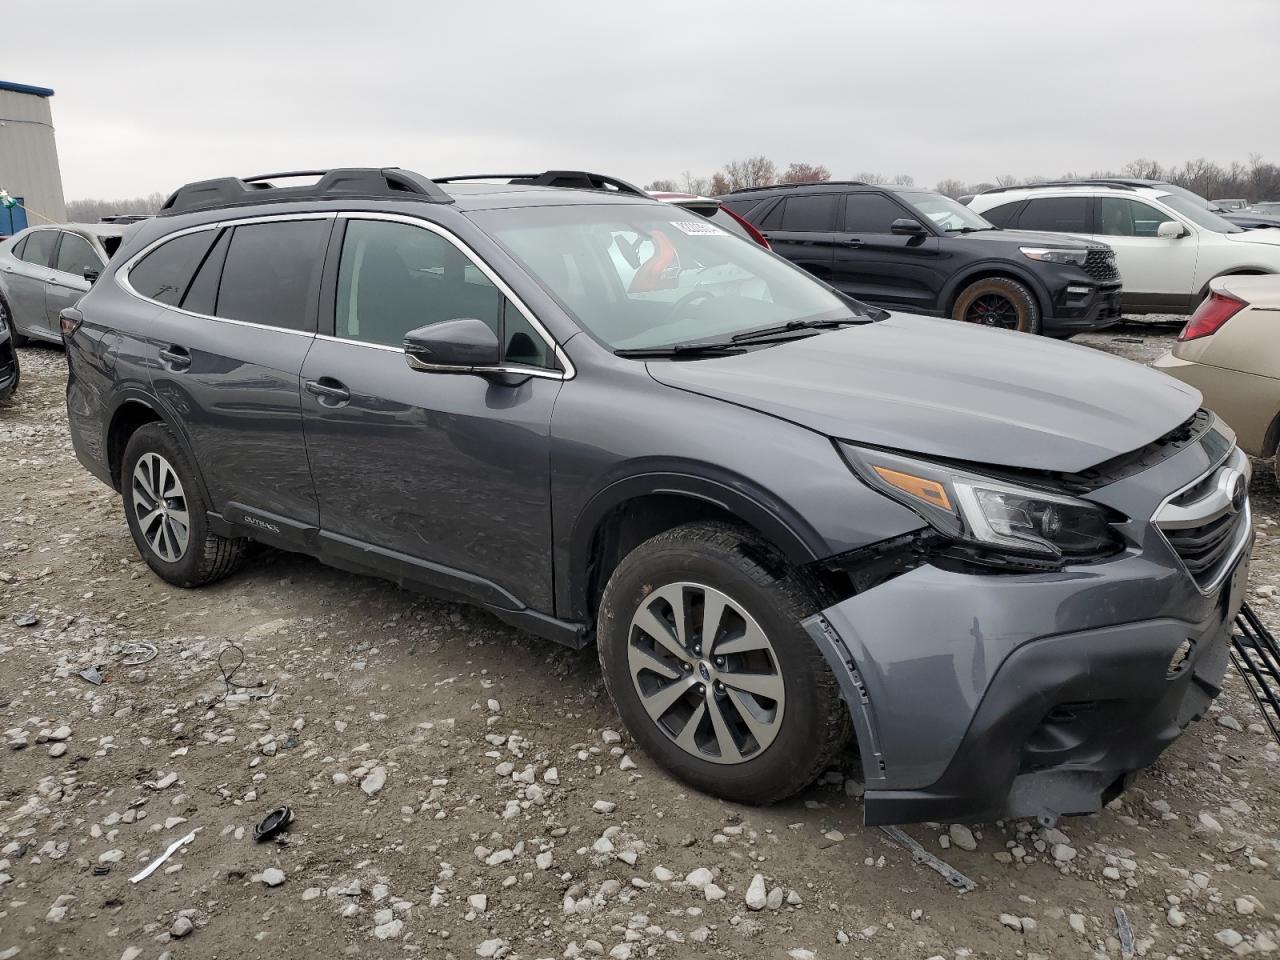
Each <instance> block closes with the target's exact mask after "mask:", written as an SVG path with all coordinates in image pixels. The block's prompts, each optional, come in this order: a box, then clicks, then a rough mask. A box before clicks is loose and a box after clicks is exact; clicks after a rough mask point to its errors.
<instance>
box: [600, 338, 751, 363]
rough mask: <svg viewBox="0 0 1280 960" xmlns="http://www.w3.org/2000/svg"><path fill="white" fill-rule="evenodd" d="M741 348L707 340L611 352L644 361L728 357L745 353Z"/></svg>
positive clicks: (728, 343) (723, 341) (618, 355)
mask: <svg viewBox="0 0 1280 960" xmlns="http://www.w3.org/2000/svg"><path fill="white" fill-rule="evenodd" d="M745 352H746V351H745V350H743V348H742V347H740V346H738V345H737V344H735V343H732V342H730V341H728V340H708V341H706V342H703V343H699V342H696V341H693V342H689V343H672V344H669V345H668V346H665V347H627V348H624V349H622V350H615V351H613V355H614V356H615V357H633V358H639V359H645V358H648V357H705V356H728V355H730V354H735V353H745Z"/></svg>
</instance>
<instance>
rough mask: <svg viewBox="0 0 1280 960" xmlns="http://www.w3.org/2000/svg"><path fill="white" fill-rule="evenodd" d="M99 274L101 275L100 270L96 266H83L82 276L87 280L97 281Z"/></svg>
mask: <svg viewBox="0 0 1280 960" xmlns="http://www.w3.org/2000/svg"><path fill="white" fill-rule="evenodd" d="M100 276H102V271H101V270H99V269H98V268H97V267H85V268H84V278H85V279H86V280H88V281H89V282H90V283H91V284H92V283H95V282H97V279H98V278H99V277H100Z"/></svg>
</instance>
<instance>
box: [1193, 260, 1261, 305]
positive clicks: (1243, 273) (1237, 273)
mask: <svg viewBox="0 0 1280 960" xmlns="http://www.w3.org/2000/svg"><path fill="white" fill-rule="evenodd" d="M1275 272H1276V271H1274V270H1270V269H1268V268H1266V267H1232V268H1231V269H1230V270H1223V271H1222V272H1221V273H1215V274H1214V275H1213V276H1212V277H1210V278H1209V279H1208V280H1206V281H1205V283H1204V286H1203V287H1201V288H1200V300H1203V299H1204V298H1205V297H1207V296H1208V295H1209V286H1210V285H1211V284H1212V283H1213V281H1215V280H1219V279H1221V278H1222V277H1262V276H1267V275H1268V274H1273V273H1275ZM1198 302H1199V301H1197V303H1198Z"/></svg>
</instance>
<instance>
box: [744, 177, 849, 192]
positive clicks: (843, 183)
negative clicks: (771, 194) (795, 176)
mask: <svg viewBox="0 0 1280 960" xmlns="http://www.w3.org/2000/svg"><path fill="white" fill-rule="evenodd" d="M827 186H831V187H869V186H871V184H869V183H867V182H866V181H865V180H800V181H797V182H795V183H770V184H766V185H764V186H760V187H739V188H738V189H737V190H730V191H729V193H730V194H731V195H732V194H735V193H754V192H755V191H756V190H789V189H791V188H793V187H827Z"/></svg>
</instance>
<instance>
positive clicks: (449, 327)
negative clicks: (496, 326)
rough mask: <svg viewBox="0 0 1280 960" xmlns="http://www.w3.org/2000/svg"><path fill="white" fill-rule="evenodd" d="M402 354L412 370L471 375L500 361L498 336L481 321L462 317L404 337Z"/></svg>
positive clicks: (418, 330)
mask: <svg viewBox="0 0 1280 960" xmlns="http://www.w3.org/2000/svg"><path fill="white" fill-rule="evenodd" d="M404 355H405V360H406V361H408V364H409V366H411V367H413V368H414V369H415V370H425V371H430V372H435V373H472V372H475V371H476V369H477V368H486V367H488V368H492V367H496V366H498V365H499V364H500V363H501V362H502V345H501V344H500V343H499V342H498V335H497V334H496V333H494V332H493V328H492V327H490V326H489V325H488V324H487V323H485V322H484V321H483V320H477V319H475V318H474V317H462V318H459V319H457V320H446V321H445V322H444V323H433V324H431V325H429V326H426V327H419V328H418V329H416V330H411V331H409V333H407V334H405V338H404Z"/></svg>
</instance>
